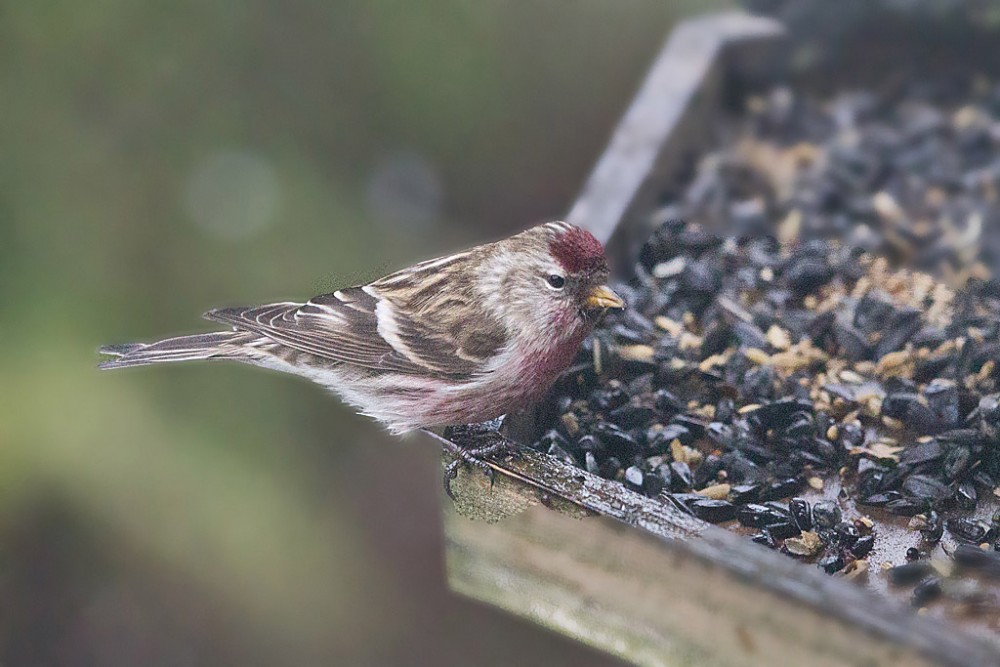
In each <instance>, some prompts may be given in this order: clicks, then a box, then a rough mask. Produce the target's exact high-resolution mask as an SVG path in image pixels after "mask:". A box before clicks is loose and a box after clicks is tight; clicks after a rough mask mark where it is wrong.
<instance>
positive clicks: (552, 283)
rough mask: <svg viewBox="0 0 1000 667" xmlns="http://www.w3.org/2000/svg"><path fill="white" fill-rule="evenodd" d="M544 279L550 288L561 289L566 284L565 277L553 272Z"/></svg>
mask: <svg viewBox="0 0 1000 667" xmlns="http://www.w3.org/2000/svg"><path fill="white" fill-rule="evenodd" d="M545 280H546V282H548V284H549V287H551V288H552V289H562V288H563V287H564V286H565V285H566V279H565V278H563V277H562V276H560V275H558V274H556V273H553V274H552V275H550V276H549V277H548V278H546V279H545Z"/></svg>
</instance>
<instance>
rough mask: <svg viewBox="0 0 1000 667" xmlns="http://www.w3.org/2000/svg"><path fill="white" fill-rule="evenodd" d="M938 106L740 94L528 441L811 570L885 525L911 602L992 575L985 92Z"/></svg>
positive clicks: (997, 328) (990, 98) (906, 98)
mask: <svg viewBox="0 0 1000 667" xmlns="http://www.w3.org/2000/svg"><path fill="white" fill-rule="evenodd" d="M970 89H971V90H972V92H969V90H970ZM960 92H962V95H958V94H957V93H956V91H955V90H952V89H951V88H945V89H934V88H930V87H926V86H925V87H923V88H921V89H920V90H908V91H892V92H891V93H889V92H886V91H882V92H881V93H878V94H876V93H852V94H848V95H842V96H839V97H837V98H836V99H834V100H832V101H830V102H827V103H825V104H819V103H812V102H809V101H808V100H806V99H803V98H799V97H797V96H795V95H794V94H793V93H791V92H790V91H788V90H787V89H779V90H776V91H774V92H772V93H770V94H769V95H767V96H764V97H759V98H753V99H750V100H748V102H747V105H746V106H747V113H746V114H745V116H744V117H742V118H741V119H740V120H739V121H735V122H732V123H730V124H728V125H727V126H726V127H725V128H723V130H722V132H723V136H724V145H725V148H723V149H721V150H719V151H717V152H714V153H712V154H710V155H708V156H706V157H705V158H704V159H703V160H702V161H701V163H700V165H699V166H698V168H697V170H696V173H695V174H694V176H693V178H692V179H691V180H690V182H689V183H687V184H686V186H685V188H684V189H683V190H681V191H679V192H677V193H673V195H672V196H671V197H669V198H670V199H672V200H673V203H670V204H668V205H667V206H665V207H664V208H663V209H662V210H660V211H659V212H657V214H656V215H657V217H658V219H659V220H660V223H659V226H658V227H657V229H656V231H655V232H654V233H653V235H652V236H651V238H650V239H649V240H648V241H647V243H646V244H645V246H644V247H643V248H642V252H641V257H640V260H639V262H638V264H637V266H636V267H635V271H634V275H635V277H634V279H632V280H631V282H629V283H628V284H625V285H619V286H617V287H616V289H619V290H620V291H621V293H622V294H623V296H624V297H625V298H626V300H627V301H628V303H629V306H630V307H629V309H628V310H626V311H625V312H624V313H622V314H620V315H613V316H610V317H609V318H608V319H607V320H606V321H605V322H604V323H603V325H602V326H601V328H600V329H599V330H598V331H597V332H595V334H594V336H592V337H591V338H590V339H589V340H588V341H587V343H586V345H585V346H584V349H583V350H582V352H581V355H580V357H579V358H578V360H577V361H578V363H577V365H575V366H574V367H573V369H571V371H570V372H568V373H567V374H566V375H565V376H564V377H563V378H562V379H561V380H560V382H559V383H558V384H557V386H556V388H555V391H554V392H553V397H552V401H551V403H550V404H549V405H548V406H547V408H546V410H544V411H543V419H544V420H546V423H548V424H549V427H548V428H547V429H544V433H543V434H542V435H541V436H540V437H539V439H538V440H537V442H536V443H534V445H533V446H534V447H535V448H537V449H539V450H541V451H545V452H548V453H549V454H551V455H553V456H556V457H558V458H560V459H563V460H565V461H567V462H569V463H572V464H574V465H577V466H579V467H582V468H585V469H586V470H588V471H590V472H592V473H595V474H597V475H601V476H603V477H606V478H608V479H616V480H620V481H621V482H622V483H623V484H625V485H626V486H627V487H628V488H631V489H633V490H635V491H639V492H641V493H645V494H647V495H649V496H652V497H662V498H663V499H664V500H665V502H673V503H675V504H676V505H677V506H678V507H680V508H681V509H683V510H684V511H686V512H690V513H692V514H694V515H696V516H698V517H700V518H702V519H704V520H706V521H710V522H714V523H723V522H726V523H727V525H730V526H733V527H737V526H738V527H739V528H737V529H739V530H744V531H745V532H747V533H748V534H749V535H750V536H751V537H752V539H753V540H754V541H756V542H758V543H761V544H765V545H767V546H770V547H772V548H775V549H780V550H782V551H783V552H786V553H788V554H789V555H791V556H794V557H796V558H801V559H805V560H809V561H811V562H815V563H817V565H818V566H819V567H821V568H822V569H823V570H825V571H827V572H830V573H834V572H844V573H848V574H850V575H852V576H853V575H857V574H860V573H863V572H864V571H865V569H866V568H867V561H866V560H865V559H866V557H867V556H868V555H869V553H870V552H871V551H872V549H873V547H876V545H877V544H878V540H879V529H880V525H879V522H880V521H889V520H892V517H897V519H896V520H897V521H899V522H902V523H903V524H904V525H908V527H909V529H910V531H912V535H913V537H914V543H915V545H916V546H913V547H912V550H911V551H908V552H907V554H906V560H907V561H912V562H907V563H903V564H902V565H898V566H897V567H895V568H893V570H891V571H890V572H889V576H888V579H889V582H890V583H893V584H896V585H916V587H915V589H914V591H913V601H914V603H915V604H918V605H921V606H922V605H923V604H925V603H926V602H928V601H930V600H931V599H933V598H934V597H936V596H939V595H942V594H952V595H953V596H957V595H959V593H962V592H964V593H966V594H969V592H968V591H967V590H965V589H963V587H962V585H961V584H962V581H964V580H961V578H960V577H959V581H953V579H955V577H956V576H957V575H956V573H958V575H961V574H962V573H964V572H968V571H970V570H974V571H977V572H986V573H993V574H1000V553H996V551H1000V514H996V515H994V514H993V509H994V508H995V507H996V505H997V502H996V499H997V497H1000V488H998V487H1000V394H998V392H1000V283H998V282H996V281H994V280H992V279H991V270H990V267H991V266H993V265H994V264H995V263H996V260H998V259H1000V246H998V247H993V246H992V245H991V242H992V241H995V240H996V239H993V237H994V236H997V231H998V230H1000V214H998V211H1000V209H997V210H994V208H995V207H996V204H997V198H998V193H1000V159H997V158H995V157H994V155H993V153H994V152H998V151H997V149H998V148H1000V88H990V87H989V86H985V85H984V84H982V83H978V84H974V85H971V86H969V87H968V88H966V89H963V90H962V91H960ZM998 153H1000V152H998ZM900 517H901V518H900ZM943 537H944V541H943V543H946V544H947V545H948V549H947V551H948V553H949V554H951V555H953V556H954V559H949V560H948V563H949V565H948V567H947V568H944V567H942V566H941V564H940V563H938V562H936V561H933V562H932V559H930V558H929V554H930V553H931V552H932V551H933V550H934V548H935V545H937V544H938V543H939V542H941V541H942V538H943ZM939 551H940V549H939ZM977 591H978V589H977ZM976 594H977V595H978V593H976ZM969 595H971V594H969ZM976 599H977V600H979V598H976ZM979 602H980V603H982V604H983V605H985V606H987V607H989V606H990V605H992V604H993V602H990V604H986V603H985V602H983V601H982V600H979ZM981 606H982V605H981ZM991 608H993V607H991Z"/></svg>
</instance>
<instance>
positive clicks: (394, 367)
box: [99, 221, 624, 485]
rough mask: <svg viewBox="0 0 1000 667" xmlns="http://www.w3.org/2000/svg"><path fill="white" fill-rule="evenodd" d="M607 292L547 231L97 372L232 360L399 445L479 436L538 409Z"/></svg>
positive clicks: (136, 350) (219, 318)
mask: <svg viewBox="0 0 1000 667" xmlns="http://www.w3.org/2000/svg"><path fill="white" fill-rule="evenodd" d="M607 280H608V263H607V260H606V259H605V256H604V249H603V248H602V247H601V244H600V242H599V241H598V240H597V239H596V238H594V236H593V235H592V234H590V233H589V232H587V231H585V230H583V229H581V228H579V227H575V226H573V225H570V224H568V223H566V222H558V221H557V222H548V223H545V224H542V225H538V226H537V227H532V228H531V229H528V230H526V231H524V232H521V233H519V234H516V235H514V236H511V237H509V238H506V239H503V240H501V241H497V242H494V243H487V244H484V245H480V246H476V247H474V248H470V249H469V250H465V251H462V252H458V253H455V254H452V255H448V256H446V257H440V258H437V259H431V260H427V261H425V262H420V263H419V264H415V265H413V266H411V267H409V268H406V269H403V270H401V271H397V272H395V273H392V274H390V275H388V276H385V277H384V278H380V279H378V280H376V281H374V282H372V283H369V284H368V285H362V286H355V287H349V288H345V289H341V290H338V291H336V292H333V293H332V294H324V295H322V296H317V297H314V298H312V299H310V300H309V301H307V302H306V303H295V302H280V303H272V304H267V305H263V306H247V307H238V308H220V309H217V310H210V311H208V312H207V313H205V315H204V316H205V318H206V319H209V320H214V321H216V322H221V323H223V324H227V325H229V326H231V327H232V330H230V331H219V332H212V333H203V334H196V335H191V336H180V337H176V338H168V339H166V340H161V341H159V342H155V343H130V344H125V345H108V346H105V347H102V348H101V349H100V352H101V353H102V354H107V355H112V356H114V357H115V358H113V359H108V360H105V361H103V362H102V363H101V364H100V366H99V367H100V368H102V369H111V368H126V367H129V366H141V365H145V364H154V363H160V362H168V361H192V360H205V359H229V360H232V361H240V362H243V363H248V364H252V365H255V366H261V367H264V368H270V369H275V370H280V371H284V372H288V373H294V374H297V375H302V376H304V377H306V378H308V379H310V380H313V381H314V382H317V383H319V384H321V385H323V386H325V387H327V388H329V389H330V390H332V391H333V392H334V393H336V394H338V395H339V396H340V397H341V398H342V399H343V400H344V401H346V402H347V403H348V404H350V405H352V406H353V407H355V408H356V409H357V410H358V411H359V412H360V413H362V414H364V415H368V416H370V417H372V418H374V419H376V420H377V421H379V422H381V423H382V424H383V425H385V427H386V428H387V429H388V430H389V431H390V432H391V433H393V434H399V433H403V432H406V431H411V430H416V429H422V430H429V429H431V428H434V427H440V426H450V425H466V424H474V423H481V422H486V421H489V420H492V419H495V418H497V417H500V416H502V415H505V414H508V413H511V412H513V411H515V410H518V409H520V408H523V407H525V406H528V405H530V404H531V403H533V402H535V401H537V400H539V399H540V398H541V397H542V396H543V395H544V394H545V392H546V391H547V390H548V388H549V387H550V386H551V385H552V383H553V382H554V381H555V380H556V378H557V377H558V376H559V374H560V373H562V372H563V371H564V370H565V369H566V368H567V367H568V366H569V365H570V363H571V362H572V361H573V358H574V356H575V355H576V352H577V350H578V349H579V347H580V344H581V343H582V342H583V339H584V338H585V337H586V336H587V334H588V333H589V332H590V330H591V329H592V327H593V325H594V322H595V321H596V320H597V319H598V317H599V316H600V314H601V313H603V312H604V311H606V310H607V309H609V308H615V309H620V308H623V307H624V302H623V301H622V299H621V298H620V297H619V296H618V295H617V294H615V293H614V292H613V291H612V290H611V289H610V288H609V287H607V285H606V284H605V283H606V282H607ZM476 451H477V450H470V451H467V452H465V453H464V454H462V458H464V459H465V460H467V461H472V460H473V458H474V455H475V454H476ZM446 485H447V480H446Z"/></svg>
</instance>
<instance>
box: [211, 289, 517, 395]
mask: <svg viewBox="0 0 1000 667" xmlns="http://www.w3.org/2000/svg"><path fill="white" fill-rule="evenodd" d="M205 317H206V318H208V319H210V320H214V321H217V322H222V323H224V324H229V325H231V326H233V327H234V328H236V329H239V330H245V331H252V332H255V333H258V334H260V335H263V336H266V337H267V338H270V339H272V340H274V341H275V342H277V343H280V344H282V345H286V346H288V347H290V348H294V349H297V350H300V351H302V352H306V353H309V354H313V355H315V356H317V357H322V358H324V359H329V360H332V361H338V362H343V363H348V364H354V365H357V366H362V367H365V368H370V369H373V370H379V371H392V372H398V373H406V374H412V375H436V376H444V377H448V378H451V379H456V380H461V379H467V378H470V377H472V376H475V375H478V374H480V373H482V372H484V371H485V365H486V362H487V361H488V359H489V358H490V357H491V356H492V353H495V352H496V349H497V348H498V347H499V344H500V343H501V342H502V341H499V340H497V341H496V344H495V345H494V344H492V342H491V343H490V344H489V345H487V346H485V347H484V346H483V345H482V341H483V334H482V333H478V334H477V332H476V331H475V329H474V327H466V328H464V329H461V330H458V331H455V330H451V331H449V330H448V328H442V327H441V326H440V323H433V322H422V321H418V320H417V319H415V318H414V317H411V316H409V315H407V314H406V313H404V312H402V311H401V309H400V308H398V307H397V306H396V305H395V304H394V303H393V302H391V301H390V300H388V299H386V298H382V297H381V296H380V295H379V294H378V292H377V291H375V290H374V289H373V288H371V287H352V288H349V289H345V290H339V291H337V292H334V293H332V294H325V295H323V296H318V297H315V298H313V299H311V300H310V301H309V302H307V303H304V304H300V303H290V302H283V303H274V304H268V305H264V306H254V307H245V308H223V309H218V310H212V311H209V312H207V313H205ZM486 348H490V349H486Z"/></svg>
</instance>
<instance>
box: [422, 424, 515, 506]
mask: <svg viewBox="0 0 1000 667" xmlns="http://www.w3.org/2000/svg"><path fill="white" fill-rule="evenodd" d="M497 422H499V423H497ZM501 423H502V422H501V421H500V420H494V421H493V422H485V423H483V424H470V425H467V426H450V427H448V428H447V429H445V432H444V436H439V435H438V434H436V433H434V432H433V431H427V433H430V434H431V435H432V436H433V437H434V438H435V439H436V440H438V442H440V443H441V446H442V447H443V448H444V449H445V450H446V451H447V452H449V453H450V454H451V455H452V456H454V457H455V459H454V460H453V461H452V462H451V463H449V464H448V466H447V467H446V468H445V471H444V480H443V481H444V490H445V493H447V494H448V497H449V498H451V499H452V500H455V494H454V492H453V491H452V489H451V482H452V480H454V479H455V478H456V477H457V476H458V469H459V468H461V467H462V466H463V465H468V466H470V467H472V468H479V469H480V470H482V471H483V474H484V475H486V477H488V478H489V480H490V487H491V488H492V487H493V482H494V480H495V473H494V472H493V467H492V466H491V465H490V463H489V461H488V460H487V459H494V460H495V459H498V458H502V457H505V456H517V455H518V454H519V448H518V445H517V443H515V442H512V441H510V440H508V439H506V438H505V437H503V436H502V435H501V434H500V432H499V431H498V430H497V426H499V425H500V424H501Z"/></svg>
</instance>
